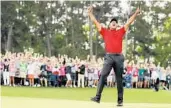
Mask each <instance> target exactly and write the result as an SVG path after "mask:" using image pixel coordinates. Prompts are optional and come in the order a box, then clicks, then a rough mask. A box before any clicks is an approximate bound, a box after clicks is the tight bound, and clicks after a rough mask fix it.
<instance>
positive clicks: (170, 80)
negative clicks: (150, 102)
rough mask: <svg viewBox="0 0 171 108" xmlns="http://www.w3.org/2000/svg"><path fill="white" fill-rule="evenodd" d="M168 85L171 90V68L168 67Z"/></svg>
mask: <svg viewBox="0 0 171 108" xmlns="http://www.w3.org/2000/svg"><path fill="white" fill-rule="evenodd" d="M166 85H167V88H168V89H169V90H171V68H170V67H167V68H166Z"/></svg>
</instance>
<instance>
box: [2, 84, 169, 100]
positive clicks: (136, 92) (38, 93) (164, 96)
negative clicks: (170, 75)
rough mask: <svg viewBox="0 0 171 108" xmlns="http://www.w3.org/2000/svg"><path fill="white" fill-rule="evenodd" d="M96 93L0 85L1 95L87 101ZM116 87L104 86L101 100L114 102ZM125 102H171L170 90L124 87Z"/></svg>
mask: <svg viewBox="0 0 171 108" xmlns="http://www.w3.org/2000/svg"><path fill="white" fill-rule="evenodd" d="M95 93H96V89H95V88H84V89H81V88H31V87H4V86H1V95H2V96H11V97H34V98H51V99H52V98H53V99H68V100H81V101H89V99H90V97H92V96H94V95H95ZM116 99H117V89H116V88H105V89H104V92H103V95H102V102H116ZM124 102H126V103H171V92H169V91H163V90H162V91H159V92H153V90H147V89H124Z"/></svg>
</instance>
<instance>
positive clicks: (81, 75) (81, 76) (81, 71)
mask: <svg viewBox="0 0 171 108" xmlns="http://www.w3.org/2000/svg"><path fill="white" fill-rule="evenodd" d="M84 73H85V65H84V61H81V65H80V67H79V71H78V87H80V85H82V86H81V87H82V88H84ZM80 82H81V84H80Z"/></svg>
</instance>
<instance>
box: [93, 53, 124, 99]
mask: <svg viewBox="0 0 171 108" xmlns="http://www.w3.org/2000/svg"><path fill="white" fill-rule="evenodd" d="M112 68H113V69H114V71H115V75H116V81H117V91H118V102H123V77H122V75H123V71H124V56H123V55H122V54H106V55H105V57H104V65H103V69H102V72H101V76H100V79H99V83H98V88H97V94H96V96H97V98H99V99H100V98H101V93H102V91H103V88H104V84H105V80H106V79H107V76H108V75H109V73H110V71H111V69H112Z"/></svg>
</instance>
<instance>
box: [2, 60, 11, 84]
mask: <svg viewBox="0 0 171 108" xmlns="http://www.w3.org/2000/svg"><path fill="white" fill-rule="evenodd" d="M9 61H10V59H4V68H3V69H4V70H3V80H4V85H9V84H10V76H9Z"/></svg>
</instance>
